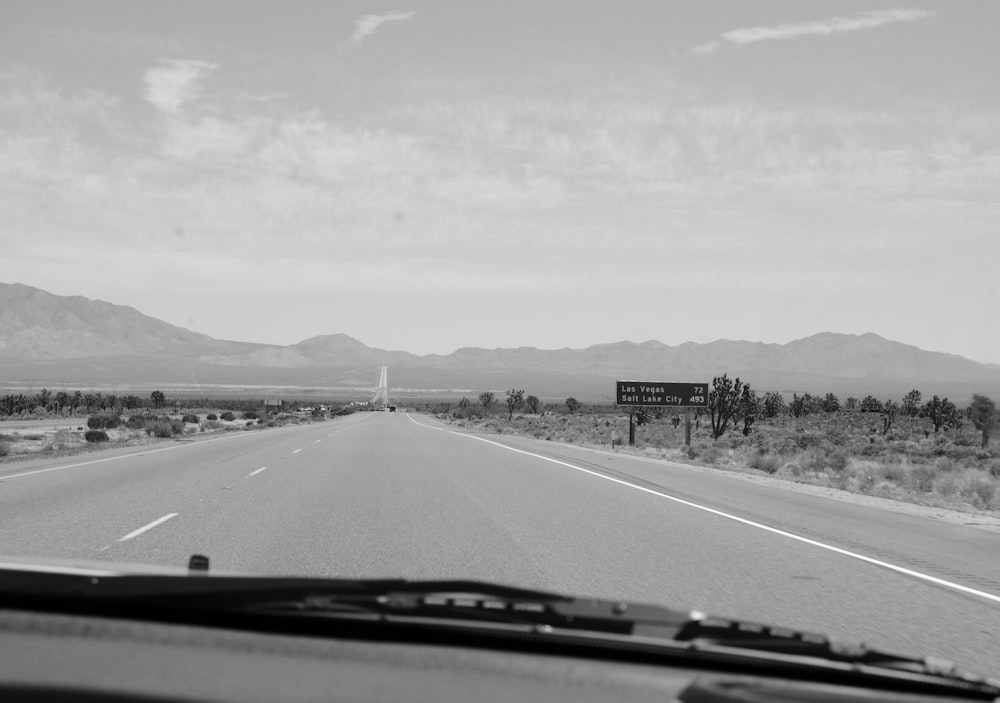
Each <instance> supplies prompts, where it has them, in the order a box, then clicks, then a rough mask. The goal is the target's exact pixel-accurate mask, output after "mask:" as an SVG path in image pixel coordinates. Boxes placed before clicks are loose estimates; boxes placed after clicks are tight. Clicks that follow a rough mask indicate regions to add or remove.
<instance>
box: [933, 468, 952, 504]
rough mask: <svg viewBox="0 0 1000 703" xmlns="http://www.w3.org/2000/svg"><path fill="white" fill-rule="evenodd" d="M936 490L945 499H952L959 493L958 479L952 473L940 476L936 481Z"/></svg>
mask: <svg viewBox="0 0 1000 703" xmlns="http://www.w3.org/2000/svg"><path fill="white" fill-rule="evenodd" d="M934 490H935V491H936V492H937V493H938V494H940V495H941V496H944V497H945V498H951V497H952V496H953V495H955V494H956V493H958V477H957V476H956V474H954V473H951V472H948V473H943V474H938V477H937V479H935V481H934Z"/></svg>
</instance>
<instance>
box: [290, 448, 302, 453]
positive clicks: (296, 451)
mask: <svg viewBox="0 0 1000 703" xmlns="http://www.w3.org/2000/svg"><path fill="white" fill-rule="evenodd" d="M301 451H302V450H301V449H296V450H295V451H294V452H292V454H298V453H299V452H301Z"/></svg>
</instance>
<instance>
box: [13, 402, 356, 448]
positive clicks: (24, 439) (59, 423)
mask: <svg viewBox="0 0 1000 703" xmlns="http://www.w3.org/2000/svg"><path fill="white" fill-rule="evenodd" d="M302 406H303V404H299V403H297V402H294V401H293V402H290V403H286V404H283V405H280V406H275V405H270V406H268V405H265V403H264V401H263V400H254V399H245V398H227V399H211V398H195V399H190V398H189V399H185V400H181V399H168V398H167V397H166V395H165V394H164V393H163V392H162V391H159V390H156V391H153V392H152V393H150V395H149V396H148V397H147V398H140V397H139V396H136V395H122V396H118V395H115V394H112V393H107V394H105V393H101V392H92V393H83V392H81V391H76V392H72V393H70V392H66V391H60V392H58V393H53V392H51V391H48V390H47V389H42V390H41V391H40V392H38V393H34V394H25V393H16V394H15V393H9V394H6V395H2V396H0V461H3V460H7V461H10V460H17V459H26V458H32V457H38V456H46V455H56V456H59V455H68V454H77V453H80V452H87V451H95V450H99V449H107V448H111V447H122V446H132V445H138V444H147V443H150V442H156V441H162V440H166V439H184V438H188V439H191V438H193V436H195V435H200V434H202V433H213V432H231V431H239V430H242V431H245V430H253V429H266V428H269V427H280V426H282V425H286V424H298V423H302V422H316V421H320V420H324V419H327V418H329V417H334V416H336V415H342V414H347V413H348V412H351V411H353V410H352V409H347V410H345V409H344V408H343V407H340V406H335V407H331V408H327V407H325V406H323V407H322V408H313V407H306V408H303V407H302ZM7 423H12V424H13V423H16V426H12V425H8V427H11V428H10V429H6V428H5V424H7Z"/></svg>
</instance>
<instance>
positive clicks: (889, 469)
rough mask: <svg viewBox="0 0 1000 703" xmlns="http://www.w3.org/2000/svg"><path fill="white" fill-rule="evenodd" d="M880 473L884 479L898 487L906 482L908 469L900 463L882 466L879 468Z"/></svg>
mask: <svg viewBox="0 0 1000 703" xmlns="http://www.w3.org/2000/svg"><path fill="white" fill-rule="evenodd" d="M879 473H880V474H882V478H883V479H885V480H886V481H889V482H890V483H895V484H897V485H902V483H903V482H904V481H905V480H906V469H904V468H903V465H902V464H900V463H899V462H890V463H885V464H882V465H881V466H880V467H879Z"/></svg>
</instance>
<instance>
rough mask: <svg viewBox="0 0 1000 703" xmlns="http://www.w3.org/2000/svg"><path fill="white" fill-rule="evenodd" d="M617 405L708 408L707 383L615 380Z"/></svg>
mask: <svg viewBox="0 0 1000 703" xmlns="http://www.w3.org/2000/svg"><path fill="white" fill-rule="evenodd" d="M615 404H616V405H633V406H641V405H662V406H667V407H671V408H707V407H708V384H707V383H669V382H662V381H615Z"/></svg>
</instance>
